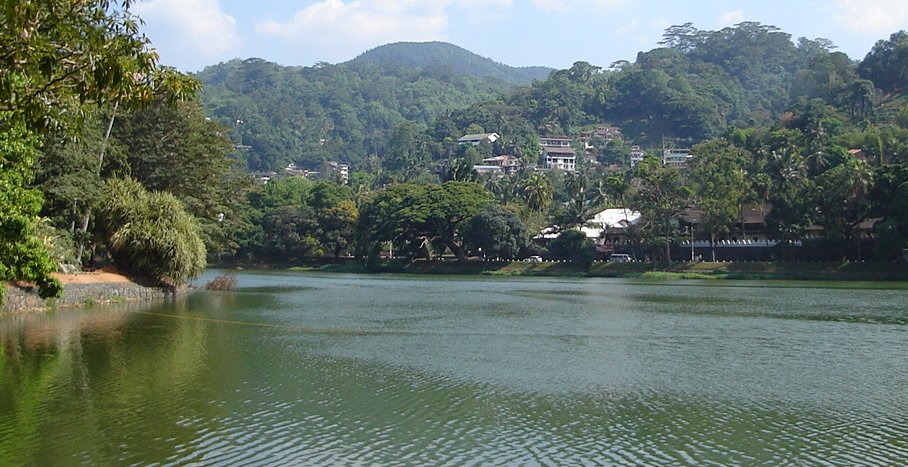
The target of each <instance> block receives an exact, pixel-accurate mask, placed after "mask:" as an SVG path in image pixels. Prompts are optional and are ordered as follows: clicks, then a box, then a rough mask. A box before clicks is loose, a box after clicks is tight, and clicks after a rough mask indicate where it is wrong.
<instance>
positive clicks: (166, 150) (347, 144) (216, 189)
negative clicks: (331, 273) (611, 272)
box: [0, 0, 908, 296]
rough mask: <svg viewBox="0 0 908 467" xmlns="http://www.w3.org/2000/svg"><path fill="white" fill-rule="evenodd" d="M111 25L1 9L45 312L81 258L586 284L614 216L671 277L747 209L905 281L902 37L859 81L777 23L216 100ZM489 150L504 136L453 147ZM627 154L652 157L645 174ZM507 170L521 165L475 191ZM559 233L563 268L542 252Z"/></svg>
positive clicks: (217, 71) (276, 73)
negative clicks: (565, 59)
mask: <svg viewBox="0 0 908 467" xmlns="http://www.w3.org/2000/svg"><path fill="white" fill-rule="evenodd" d="M113 6H114V7H111V5H110V4H109V3H108V2H106V1H103V0H97V1H93V2H83V3H80V4H79V6H78V7H77V8H75V9H74V10H72V11H70V9H69V8H70V5H69V4H68V3H66V2H61V1H60V0H42V1H39V2H29V3H27V4H16V5H13V6H10V7H9V8H7V9H5V10H4V11H3V15H4V16H3V17H2V20H3V24H4V25H10V26H12V27H5V28H4V29H3V30H2V31H0V35H2V37H0V38H2V39H3V41H2V42H0V60H2V61H3V63H2V65H3V68H2V69H0V98H2V99H0V184H2V186H3V190H2V192H0V239H2V240H3V241H2V242H0V279H3V280H12V279H20V280H27V281H31V282H34V283H35V284H37V285H38V287H39V289H40V290H41V293H42V294H43V295H45V296H49V295H54V294H56V293H59V289H60V286H59V283H57V282H56V281H55V280H54V279H53V278H52V277H51V276H50V273H51V272H52V271H53V270H54V269H56V268H58V267H60V266H61V265H63V264H64V263H75V264H76V265H83V266H96V265H98V264H102V263H104V262H105V261H113V262H115V263H116V264H117V265H118V266H120V267H121V268H122V269H124V270H125V271H128V272H130V273H132V274H134V275H137V276H143V277H146V278H149V279H152V280H154V281H157V282H162V283H168V284H178V283H181V282H184V281H186V280H188V279H189V278H191V277H193V276H195V275H197V274H198V273H199V272H200V271H201V270H202V268H204V267H205V264H206V257H208V258H209V259H212V260H214V261H221V260H231V259H237V260H243V261H261V262H296V261H303V260H306V259H308V258H312V257H328V258H339V257H340V256H343V255H347V254H353V255H356V256H359V257H360V258H362V259H363V263H362V264H364V265H367V266H368V265H377V264H379V263H380V259H379V258H380V257H381V256H382V255H384V254H385V252H386V251H387V253H388V255H391V256H394V257H397V258H402V259H403V260H404V261H410V260H413V259H416V258H425V259H433V258H438V257H440V256H442V255H446V254H449V255H451V256H453V257H456V258H459V259H465V258H468V257H471V256H472V257H486V258H503V259H512V258H521V257H525V256H528V255H543V256H546V257H551V258H560V259H565V260H570V261H573V262H575V263H578V264H580V265H582V266H589V264H590V263H591V261H592V259H593V258H594V254H593V250H592V248H591V243H590V241H589V239H587V238H586V237H585V236H584V235H583V234H582V233H580V231H579V230H575V229H578V228H581V227H589V226H590V219H592V218H593V216H594V215H595V214H596V213H597V212H598V211H600V210H601V209H603V208H606V207H622V208H627V209H629V210H635V211H638V212H640V213H642V218H641V221H640V222H639V223H638V224H636V225H635V226H633V227H632V228H630V229H629V230H628V231H627V239H628V240H629V242H630V243H631V244H632V245H634V248H636V249H637V250H636V251H638V252H639V253H640V254H641V255H645V256H648V257H651V258H654V259H656V258H658V259H662V260H665V261H670V260H671V258H672V256H673V255H672V251H671V248H672V245H675V244H677V242H678V240H679V239H680V238H682V237H684V238H687V236H689V235H695V236H696V237H697V238H699V239H703V240H708V241H709V242H710V243H711V244H712V245H715V244H716V243H717V242H718V241H719V240H721V239H723V238H729V237H735V236H739V235H740V236H742V237H743V236H744V234H745V232H744V221H743V219H742V217H743V214H742V213H743V212H744V211H745V210H748V209H750V210H754V209H758V210H760V211H761V212H762V214H765V220H766V231H765V233H766V234H767V236H768V237H770V238H773V239H777V240H781V241H783V244H784V245H793V244H794V243H795V242H799V241H800V240H802V239H805V238H807V237H820V238H821V239H822V240H823V241H824V242H825V243H823V244H822V247H821V248H822V249H825V250H824V251H825V254H826V255H827V256H829V255H830V254H832V255H834V254H836V253H835V252H837V251H845V250H849V251H852V250H856V251H857V257H858V258H864V257H875V258H879V259H885V260H892V259H895V258H897V257H899V255H900V253H901V251H902V249H903V248H905V247H906V244H908V168H906V167H908V98H906V96H905V94H904V92H905V89H904V86H903V83H904V78H905V70H906V69H908V65H906V64H908V61H906V60H908V59H906V54H905V53H904V51H905V50H906V48H908V36H906V34H905V33H904V32H898V33H895V34H893V35H892V36H890V37H889V39H888V40H881V41H880V42H879V43H877V44H876V45H875V46H874V47H873V49H872V50H871V51H870V52H869V53H868V55H867V56H866V57H865V58H864V59H863V60H862V61H860V62H854V61H852V60H851V59H850V58H849V57H847V56H845V55H844V54H841V53H839V52H835V51H834V47H833V46H832V44H831V43H830V42H829V41H825V40H822V39H816V40H807V39H800V40H798V41H797V42H793V41H792V40H791V37H790V36H789V35H788V34H785V33H783V32H781V31H779V30H778V29H776V28H774V27H771V26H766V25H761V24H758V23H742V24H739V25H737V26H735V27H731V28H725V29H722V30H720V31H700V30H697V29H695V28H694V27H693V26H692V25H690V24H686V25H681V26H673V27H671V28H669V29H668V30H667V31H666V34H665V39H664V41H663V44H662V45H663V47H661V48H658V49H655V50H651V51H649V52H642V53H640V54H639V55H638V57H637V60H636V62H635V63H615V64H612V65H611V66H610V67H609V68H607V69H603V68H601V67H598V66H593V65H591V64H589V63H585V62H578V63H576V64H575V65H574V66H573V67H571V68H570V69H567V70H560V71H556V72H553V73H552V74H551V75H550V76H549V78H548V79H546V80H541V81H535V82H533V83H531V84H529V85H525V86H520V87H515V86H514V84H513V83H514V82H517V81H519V80H526V79H528V76H526V75H522V76H524V77H523V78H521V77H520V76H521V74H520V73H531V72H533V73H535V72H536V71H533V70H523V71H521V72H520V73H516V74H515V70H513V69H508V68H506V67H503V66H500V65H498V64H494V63H490V62H489V61H488V60H484V59H479V58H477V57H475V56H471V55H469V54H467V53H465V51H462V50H461V49H458V48H454V47H451V46H447V45H444V44H423V45H413V44H398V45H394V46H390V47H382V48H379V49H376V50H373V51H370V52H368V53H366V54H364V55H363V56H361V57H359V58H357V59H356V60H353V61H351V62H348V63H345V64H340V65H328V64H318V65H316V66H314V67H307V68H299V67H281V66H278V65H275V64H271V63H267V62H264V61H262V60H257V59H250V60H245V61H238V60H237V61H232V62H228V63H225V64H221V65H218V66H214V67H209V68H208V69H206V70H205V71H203V72H202V73H200V74H199V76H198V78H199V79H200V80H201V82H202V83H204V85H205V87H204V91H202V98H200V97H198V96H199V94H198V93H199V89H200V82H199V81H197V80H196V79H195V78H192V77H188V76H185V75H182V74H180V73H177V72H175V71H173V70H169V69H166V68H162V67H159V66H158V65H157V63H156V56H155V55H154V53H153V52H151V51H149V49H148V48H147V43H148V42H147V39H145V38H144V37H142V36H141V35H139V34H138V33H137V29H136V25H135V22H136V18H134V17H133V16H132V15H131V14H130V12H129V11H130V10H129V2H125V3H122V4H119V3H118V4H116V5H113ZM64 10H65V11H66V12H67V14H62V13H61V12H63V11H64ZM10 31H25V33H19V32H16V33H12V32H10ZM67 51H69V52H67ZM60 54H64V55H66V56H65V57H62V58H61V56H60ZM442 62H444V63H446V64H447V65H446V66H440V65H439V63H442ZM537 71H538V70H537ZM503 73H504V74H503ZM534 77H535V75H534ZM524 82H525V81H524ZM202 102H204V105H203V104H202ZM206 115H210V118H209V117H206ZM607 124H612V125H620V126H621V127H622V129H623V133H624V139H623V140H620V139H619V140H614V141H610V142H606V141H605V140H603V139H601V138H599V139H597V137H594V138H592V139H586V140H585V141H584V142H583V143H582V144H581V141H580V139H579V138H578V136H579V135H580V132H581V131H584V130H589V129H592V128H593V127H595V126H597V125H607ZM485 132H496V133H498V134H499V135H500V136H501V138H500V139H498V140H497V141H495V142H493V143H483V144H479V145H477V146H473V145H458V144H457V138H459V137H460V136H462V135H463V134H465V133H485ZM546 134H563V135H567V136H569V137H572V138H573V142H574V146H575V148H576V149H577V150H578V162H577V170H576V172H561V171H559V170H552V171H546V172H541V171H537V170H534V165H535V164H537V163H538V162H539V154H540V151H541V145H540V139H539V136H540V135H546ZM632 144H636V145H640V146H643V147H644V148H645V149H647V150H648V156H647V157H646V158H645V159H644V160H643V161H642V162H639V163H638V164H636V166H635V167H631V164H630V161H629V158H630V154H631V148H630V146H631V145H632ZM663 146H686V147H690V148H691V155H692V158H691V160H690V162H689V163H688V164H687V166H686V167H684V168H676V167H671V166H668V165H664V164H663V163H662V161H661V160H659V158H658V157H653V156H654V155H658V153H659V150H660V149H661V148H662V147H663ZM496 154H509V155H512V156H515V157H516V158H518V160H519V161H520V167H519V168H518V170H516V171H515V172H514V173H511V174H509V175H504V176H489V175H480V174H479V173H477V172H476V170H474V168H473V166H474V165H475V164H477V163H478V162H480V161H481V159H482V158H484V157H486V156H491V155H496ZM328 159H332V160H339V161H341V162H347V163H350V164H352V169H353V170H352V173H351V175H350V177H349V181H348V182H347V183H345V184H342V183H340V182H339V180H337V179H335V180H319V181H313V180H308V179H306V178H303V177H290V176H282V174H275V175H274V176H273V177H272V179H271V180H270V181H269V182H267V183H261V184H256V185H254V184H253V183H252V180H253V177H252V176H251V174H249V172H248V171H247V170H249V169H252V170H270V169H279V168H282V167H283V166H284V165H285V164H287V163H289V162H295V163H297V164H298V165H300V166H302V167H306V168H314V167H315V166H316V165H318V164H319V163H320V162H321V161H323V160H328ZM39 216H41V218H43V220H41V221H39ZM874 224H875V225H874ZM868 225H874V226H873V227H872V228H873V230H874V234H875V237H874V239H873V241H871V242H865V240H866V239H865V234H866V233H867V232H868V227H867V226H868ZM547 226H553V227H552V229H551V230H550V231H548V232H549V234H550V235H549V237H553V236H557V238H556V239H555V240H553V241H552V242H551V243H550V244H549V245H548V248H549V249H546V248H545V247H543V246H542V245H540V244H538V243H536V242H533V241H531V237H532V236H534V235H535V234H536V233H537V232H539V231H540V230H542V229H543V228H544V227H547ZM685 229H692V230H685ZM869 248H872V249H869ZM829 252H833V253H829ZM814 253H816V251H814ZM779 254H780V255H781V256H782V257H784V256H785V251H781V250H780V251H779ZM819 256H822V254H821V255H819ZM847 256H851V257H853V256H854V255H853V254H849V255H847Z"/></svg>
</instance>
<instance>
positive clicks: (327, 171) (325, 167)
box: [318, 161, 350, 185]
mask: <svg viewBox="0 0 908 467" xmlns="http://www.w3.org/2000/svg"><path fill="white" fill-rule="evenodd" d="M318 176H319V178H321V179H324V180H334V179H337V180H340V182H341V183H343V184H344V185H346V184H347V180H348V179H349V178H350V166H349V165H347V164H342V163H340V162H335V161H324V162H322V167H321V170H319V172H318Z"/></svg>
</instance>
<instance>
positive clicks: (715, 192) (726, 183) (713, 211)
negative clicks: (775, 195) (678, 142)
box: [690, 141, 750, 261]
mask: <svg viewBox="0 0 908 467" xmlns="http://www.w3.org/2000/svg"><path fill="white" fill-rule="evenodd" d="M691 155H692V156H694V157H693V161H692V162H691V167H690V178H691V185H692V186H691V188H692V190H691V191H692V193H691V194H692V196H693V200H692V201H693V204H694V205H695V206H697V207H698V208H700V209H701V210H702V211H703V220H702V227H703V228H704V230H706V231H707V232H709V242H710V250H711V251H710V254H711V256H712V258H711V259H712V261H715V260H716V241H717V240H718V237H719V236H720V235H722V234H726V233H728V232H729V231H730V229H731V227H732V225H734V222H735V220H736V219H737V218H738V215H739V213H740V212H741V206H742V204H743V203H744V201H745V198H746V196H747V194H748V193H749V192H750V186H749V185H750V184H749V182H748V180H747V177H746V175H745V173H744V168H745V167H746V164H747V162H748V158H749V157H748V154H747V153H746V152H745V151H744V150H743V149H740V148H735V147H733V146H731V145H730V144H729V143H727V142H724V141H709V142H706V143H702V144H698V145H696V146H694V147H693V149H691Z"/></svg>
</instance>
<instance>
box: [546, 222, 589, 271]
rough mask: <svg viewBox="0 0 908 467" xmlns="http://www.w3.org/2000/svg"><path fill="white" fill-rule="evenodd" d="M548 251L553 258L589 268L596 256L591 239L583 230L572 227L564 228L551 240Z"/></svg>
mask: <svg viewBox="0 0 908 467" xmlns="http://www.w3.org/2000/svg"><path fill="white" fill-rule="evenodd" d="M549 252H550V253H551V254H552V256H553V257H554V258H555V259H558V260H563V261H570V262H572V263H575V264H579V265H580V266H581V267H583V268H584V269H589V268H590V266H592V265H593V259H595V257H596V252H595V250H594V246H593V242H592V240H590V239H589V238H587V236H586V234H584V233H583V232H581V231H579V230H574V229H569V230H565V231H564V232H561V234H560V235H558V238H556V239H555V240H552V243H550V244H549Z"/></svg>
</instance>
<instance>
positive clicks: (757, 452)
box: [0, 273, 908, 465]
mask: <svg viewBox="0 0 908 467" xmlns="http://www.w3.org/2000/svg"><path fill="white" fill-rule="evenodd" d="M204 279H206V278H203V280H204ZM239 279H240V286H241V288H240V289H239V290H237V291H235V292H219V293H213V292H205V291H199V292H196V293H194V294H192V295H190V296H188V297H184V298H181V299H179V300H177V301H175V302H172V303H157V304H151V305H148V304H145V305H136V304H123V305H110V306H98V307H92V308H88V309H85V310H71V311H65V312H58V313H51V314H38V315H16V316H9V317H6V318H3V319H0V346H2V352H0V383H2V384H0V465H17V464H24V463H27V464H73V463H88V464H149V463H168V464H169V463H177V464H182V463H193V462H197V463H202V464H225V465H227V464H235V463H237V462H240V461H242V462H243V463H257V464H270V463H290V464H293V463H303V462H304V463H307V464H324V463H368V464H372V463H377V464H406V465H412V464H436V463H448V464H465V463H474V462H481V463H505V464H539V463H542V464H547V463H555V464H565V463H568V464H577V463H591V462H592V463H613V464H660V465H661V464H668V463H717V464H730V463H736V464H764V465H777V464H785V463H793V464H804V463H832V464H893V463H899V462H900V461H901V460H904V459H905V458H906V457H908V406H906V405H905V404H904V402H905V401H906V400H908V371H906V370H905V369H904V362H905V361H908V332H906V327H905V326H906V324H908V316H906V315H908V311H906V309H905V306H904V304H903V303H904V293H905V292H904V290H903V289H898V288H894V289H849V288H841V287H837V288H822V287H813V286H814V285H815V284H804V285H811V286H812V287H810V288H801V289H797V288H790V287H789V286H790V285H791V283H788V284H786V287H784V288H779V287H765V286H761V285H765V284H747V283H728V284H730V285H734V286H733V287H727V286H721V285H716V284H710V283H703V284H697V283H695V282H683V283H672V282H651V283H634V282H629V281H622V280H615V279H588V280H587V279H548V278H547V279H494V280H489V279H477V278H463V279H452V278H414V277H405V276H356V275H313V274H255V273H243V274H240V275H239Z"/></svg>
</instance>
